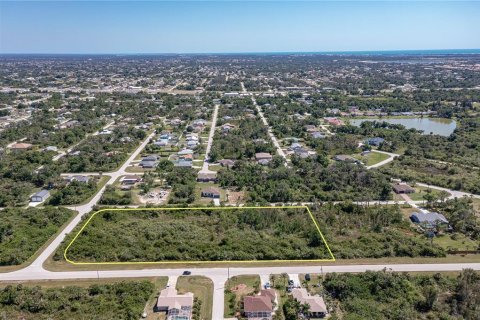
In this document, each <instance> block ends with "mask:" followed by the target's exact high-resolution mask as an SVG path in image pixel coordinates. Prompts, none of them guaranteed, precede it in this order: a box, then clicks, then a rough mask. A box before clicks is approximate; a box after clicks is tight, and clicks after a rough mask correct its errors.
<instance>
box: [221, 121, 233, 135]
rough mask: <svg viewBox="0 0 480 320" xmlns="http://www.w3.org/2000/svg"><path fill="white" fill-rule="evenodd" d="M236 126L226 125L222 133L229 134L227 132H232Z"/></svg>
mask: <svg viewBox="0 0 480 320" xmlns="http://www.w3.org/2000/svg"><path fill="white" fill-rule="evenodd" d="M234 128H235V126H234V125H233V124H231V123H225V124H224V125H223V126H222V132H223V133H227V132H230V130H232V129H234Z"/></svg>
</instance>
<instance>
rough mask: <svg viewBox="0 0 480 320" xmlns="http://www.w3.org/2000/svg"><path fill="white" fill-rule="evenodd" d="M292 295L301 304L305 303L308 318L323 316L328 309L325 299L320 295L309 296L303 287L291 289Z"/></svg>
mask: <svg viewBox="0 0 480 320" xmlns="http://www.w3.org/2000/svg"><path fill="white" fill-rule="evenodd" d="M292 296H293V298H294V299H295V300H297V301H298V302H300V303H301V304H307V305H308V306H309V307H310V308H309V310H308V311H309V314H308V316H309V318H324V317H326V315H327V313H328V310H327V306H326V305H325V301H323V298H322V297H320V296H311V295H310V294H308V292H307V290H306V289H305V288H294V289H292Z"/></svg>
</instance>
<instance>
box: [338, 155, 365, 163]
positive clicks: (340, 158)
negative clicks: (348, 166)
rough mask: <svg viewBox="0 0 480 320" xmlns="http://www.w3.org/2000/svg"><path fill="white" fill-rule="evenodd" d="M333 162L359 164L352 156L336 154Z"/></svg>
mask: <svg viewBox="0 0 480 320" xmlns="http://www.w3.org/2000/svg"><path fill="white" fill-rule="evenodd" d="M333 160H335V161H339V162H352V163H359V161H358V160H357V159H355V158H354V157H352V156H349V155H345V154H338V155H336V156H334V157H333Z"/></svg>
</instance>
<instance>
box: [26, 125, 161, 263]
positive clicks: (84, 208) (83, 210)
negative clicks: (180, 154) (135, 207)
mask: <svg viewBox="0 0 480 320" xmlns="http://www.w3.org/2000/svg"><path fill="white" fill-rule="evenodd" d="M154 135H155V133H152V134H150V135H149V136H148V137H147V138H146V139H145V140H144V141H143V142H142V144H140V146H138V148H137V149H136V150H135V151H134V152H133V153H132V154H131V155H130V157H129V158H128V159H127V161H125V163H124V164H123V165H122V166H121V167H120V168H119V169H118V170H117V171H114V172H110V173H106V174H104V175H106V176H109V177H110V178H109V179H108V181H107V183H106V184H105V185H104V186H103V187H102V188H101V189H100V190H99V191H98V192H97V193H96V194H95V196H93V198H92V199H91V200H90V201H89V202H88V203H87V204H84V205H80V206H74V207H68V208H69V209H73V210H76V211H78V214H77V215H76V216H75V218H74V219H73V220H72V221H71V222H70V223H69V224H68V225H67V226H66V227H65V229H63V230H62V232H61V233H60V234H59V235H58V236H57V237H56V238H55V239H54V240H53V241H52V242H51V243H50V244H49V245H48V246H47V248H46V249H45V250H44V251H43V252H42V253H41V254H40V255H39V256H38V257H37V258H36V259H35V261H33V263H32V264H31V265H29V266H28V267H26V268H25V269H24V270H28V272H33V271H35V272H38V271H43V267H42V265H43V263H44V262H45V261H46V260H47V259H48V257H49V256H50V255H52V254H53V253H54V252H55V250H56V249H57V247H58V246H59V245H60V244H61V243H62V241H63V239H64V238H65V236H66V234H68V233H70V232H71V231H72V230H73V229H74V228H75V227H76V226H77V224H79V223H80V221H81V220H82V217H83V216H84V215H85V214H87V213H88V212H90V211H91V210H92V208H93V207H94V206H95V205H96V204H97V203H98V201H99V200H100V198H101V197H102V194H103V192H104V190H105V188H106V186H107V185H111V184H113V183H114V182H115V181H116V180H117V179H118V178H120V177H121V176H123V175H126V174H128V173H127V172H126V171H125V169H126V168H127V167H128V166H129V164H130V162H131V161H132V160H133V159H135V158H136V157H137V155H138V154H139V153H140V152H141V151H142V150H143V148H145V146H146V145H147V143H148V142H149V141H150V139H151V138H152V137H153V136H154Z"/></svg>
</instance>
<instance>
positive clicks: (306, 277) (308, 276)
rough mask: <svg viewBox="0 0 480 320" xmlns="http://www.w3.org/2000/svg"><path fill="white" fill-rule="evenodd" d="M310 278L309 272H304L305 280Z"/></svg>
mask: <svg viewBox="0 0 480 320" xmlns="http://www.w3.org/2000/svg"><path fill="white" fill-rule="evenodd" d="M310 279H311V278H310V273H306V274H305V280H307V281H310Z"/></svg>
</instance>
